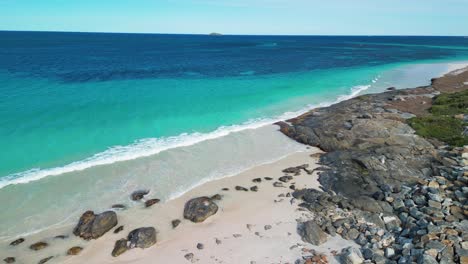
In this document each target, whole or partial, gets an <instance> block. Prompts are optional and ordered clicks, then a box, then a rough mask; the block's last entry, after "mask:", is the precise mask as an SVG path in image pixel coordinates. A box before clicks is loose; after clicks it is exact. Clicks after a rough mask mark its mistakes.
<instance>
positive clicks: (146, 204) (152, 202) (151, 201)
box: [145, 199, 161, 207]
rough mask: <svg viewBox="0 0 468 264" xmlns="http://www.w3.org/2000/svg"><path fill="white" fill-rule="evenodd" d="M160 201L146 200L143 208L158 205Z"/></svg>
mask: <svg viewBox="0 0 468 264" xmlns="http://www.w3.org/2000/svg"><path fill="white" fill-rule="evenodd" d="M160 201H161V200H159V199H149V200H147V201H146V202H145V207H150V206H152V205H154V204H157V203H159V202H160Z"/></svg>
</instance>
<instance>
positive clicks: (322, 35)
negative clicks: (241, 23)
mask: <svg viewBox="0 0 468 264" xmlns="http://www.w3.org/2000/svg"><path fill="white" fill-rule="evenodd" d="M0 32H34V33H82V34H136V35H196V36H210V34H213V33H216V34H221V35H216V36H212V35H211V36H212V37H222V36H278V37H280V36H284V37H288V36H289V37H314V36H316V37H462V38H468V36H463V35H397V34H389V35H380V34H237V33H236V34H230V33H227V34H224V33H220V32H209V33H160V32H113V31H109V32H105V31H68V30H10V29H0Z"/></svg>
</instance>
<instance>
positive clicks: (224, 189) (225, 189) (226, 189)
mask: <svg viewBox="0 0 468 264" xmlns="http://www.w3.org/2000/svg"><path fill="white" fill-rule="evenodd" d="M221 190H223V191H229V188H222V189H221Z"/></svg>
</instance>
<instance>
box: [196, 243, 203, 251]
mask: <svg viewBox="0 0 468 264" xmlns="http://www.w3.org/2000/svg"><path fill="white" fill-rule="evenodd" d="M197 248H198V249H200V250H202V249H203V248H205V246H203V244H202V243H198V244H197Z"/></svg>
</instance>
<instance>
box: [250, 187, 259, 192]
mask: <svg viewBox="0 0 468 264" xmlns="http://www.w3.org/2000/svg"><path fill="white" fill-rule="evenodd" d="M250 190H251V191H252V192H257V191H258V186H252V187H250Z"/></svg>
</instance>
